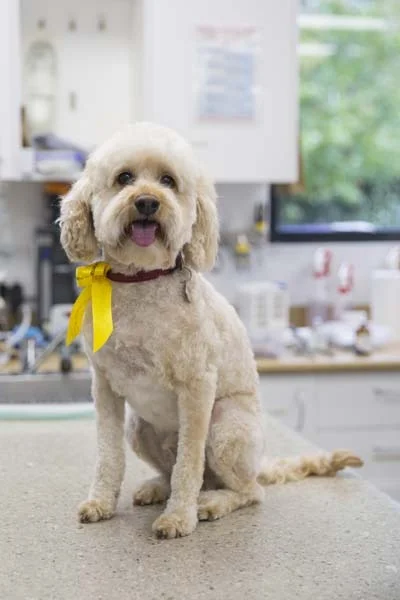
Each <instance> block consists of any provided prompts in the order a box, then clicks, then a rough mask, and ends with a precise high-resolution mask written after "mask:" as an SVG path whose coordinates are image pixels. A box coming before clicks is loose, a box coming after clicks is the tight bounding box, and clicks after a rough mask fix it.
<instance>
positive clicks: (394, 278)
mask: <svg viewBox="0 0 400 600" xmlns="http://www.w3.org/2000/svg"><path fill="white" fill-rule="evenodd" d="M371 320H372V322H373V323H375V324H377V325H385V326H386V327H388V328H389V329H390V333H391V334H392V336H393V339H395V340H399V341H400V271H398V270H395V269H381V270H376V271H373V272H372V279H371Z"/></svg>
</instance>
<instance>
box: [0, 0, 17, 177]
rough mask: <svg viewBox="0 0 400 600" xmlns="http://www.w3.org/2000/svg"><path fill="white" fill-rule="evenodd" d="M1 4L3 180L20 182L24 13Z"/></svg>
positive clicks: (9, 2) (12, 1)
mask: <svg viewBox="0 0 400 600" xmlns="http://www.w3.org/2000/svg"><path fill="white" fill-rule="evenodd" d="M19 8H20V6H19V3H18V1H17V0H0V82H1V83H0V179H11V180H12V179H19V177H20V147H21V116H20V115H21V109H20V106H21V92H20V89H21V75H20V60H19V59H20V11H19Z"/></svg>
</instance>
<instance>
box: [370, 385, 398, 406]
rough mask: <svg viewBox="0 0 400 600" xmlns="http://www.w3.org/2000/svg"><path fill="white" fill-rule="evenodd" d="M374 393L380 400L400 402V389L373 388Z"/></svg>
mask: <svg viewBox="0 0 400 600" xmlns="http://www.w3.org/2000/svg"><path fill="white" fill-rule="evenodd" d="M373 394H374V396H375V398H376V399H377V400H379V401H380V402H392V403H396V402H399V403H400V390H385V389H383V388H379V387H377V388H373Z"/></svg>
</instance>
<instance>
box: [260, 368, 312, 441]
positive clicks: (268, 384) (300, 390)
mask: <svg viewBox="0 0 400 600" xmlns="http://www.w3.org/2000/svg"><path fill="white" fill-rule="evenodd" d="M314 397H315V382H314V380H313V379H312V378H310V377H307V376H306V377H304V376H302V375H299V376H293V377H291V376H289V377H287V376H281V375H268V376H266V377H261V378H260V398H261V403H262V407H263V409H264V410H266V411H267V412H268V413H269V414H270V415H272V416H273V417H276V418H277V419H279V420H280V421H282V422H283V423H285V425H287V426H288V427H291V428H292V429H295V430H296V431H299V432H302V433H304V435H308V434H309V432H310V430H311V428H312V421H310V416H311V415H312V412H311V411H312V407H313V405H314Z"/></svg>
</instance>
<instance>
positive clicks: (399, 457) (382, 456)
mask: <svg viewBox="0 0 400 600" xmlns="http://www.w3.org/2000/svg"><path fill="white" fill-rule="evenodd" d="M372 460H374V461H376V462H385V461H392V462H395V461H400V446H374V448H373V449H372Z"/></svg>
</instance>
